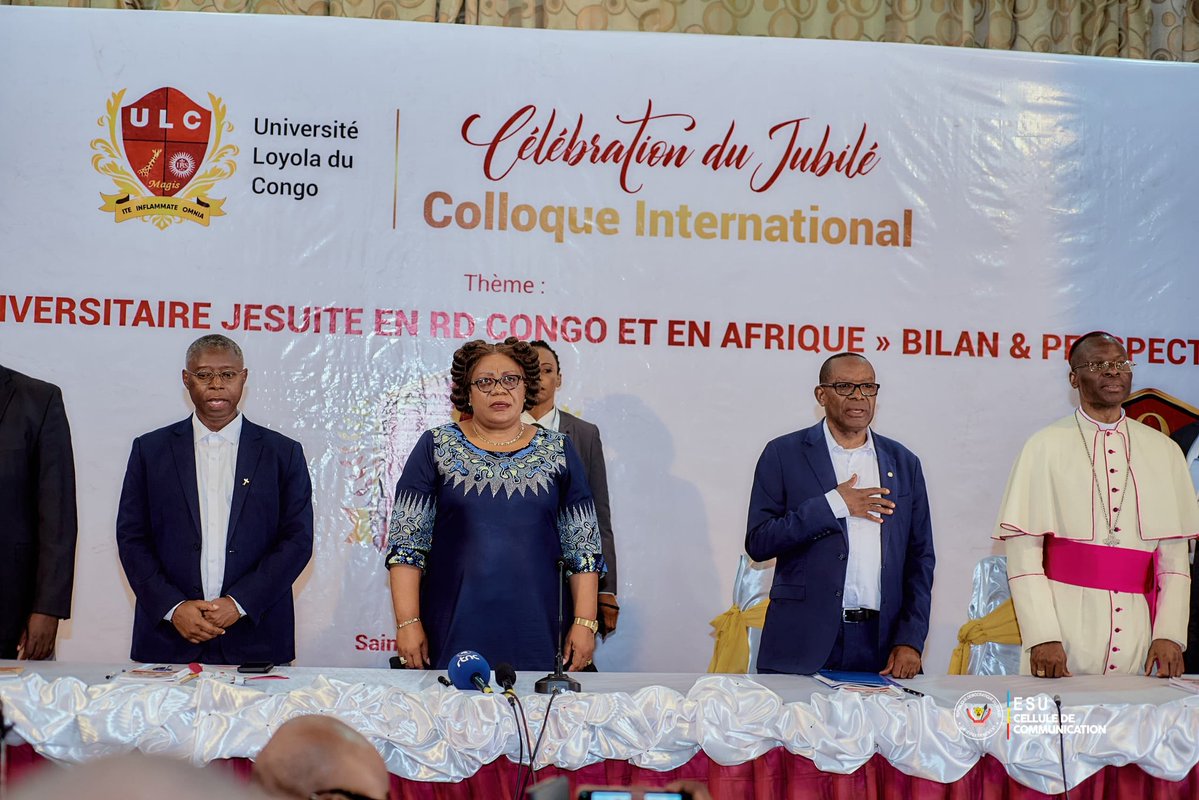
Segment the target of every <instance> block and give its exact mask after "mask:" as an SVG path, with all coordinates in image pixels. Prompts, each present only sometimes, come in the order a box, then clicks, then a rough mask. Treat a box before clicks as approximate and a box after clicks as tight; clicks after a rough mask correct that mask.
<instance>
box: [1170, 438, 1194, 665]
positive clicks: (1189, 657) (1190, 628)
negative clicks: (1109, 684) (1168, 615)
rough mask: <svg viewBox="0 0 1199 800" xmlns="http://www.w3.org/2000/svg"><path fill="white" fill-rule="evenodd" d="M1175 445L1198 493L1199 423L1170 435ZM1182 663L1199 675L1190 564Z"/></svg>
mask: <svg viewBox="0 0 1199 800" xmlns="http://www.w3.org/2000/svg"><path fill="white" fill-rule="evenodd" d="M1170 438H1171V439H1173V440H1174V442H1175V444H1177V445H1178V446H1179V447H1181V448H1182V454H1183V455H1184V456H1186V460H1187V469H1189V470H1190V471H1191V480H1192V481H1193V482H1194V484H1195V490H1196V491H1197V492H1199V461H1197V459H1199V446H1197V445H1196V439H1199V422H1192V423H1191V424H1190V425H1187V426H1185V427H1182V428H1179V429H1178V430H1176V431H1174V433H1172V434H1170ZM1182 657H1183V663H1184V666H1185V669H1186V671H1187V674H1188V675H1194V674H1195V673H1199V576H1197V575H1196V574H1195V564H1194V562H1192V563H1191V617H1190V619H1189V620H1188V621H1187V649H1186V651H1185V652H1184V653H1183V654H1182Z"/></svg>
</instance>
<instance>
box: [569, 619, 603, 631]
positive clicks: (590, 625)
mask: <svg viewBox="0 0 1199 800" xmlns="http://www.w3.org/2000/svg"><path fill="white" fill-rule="evenodd" d="M575 625H582V626H583V627H584V628H586V629H587V630H589V631H591V632H592V633H599V620H595V619H583V618H582V617H575Z"/></svg>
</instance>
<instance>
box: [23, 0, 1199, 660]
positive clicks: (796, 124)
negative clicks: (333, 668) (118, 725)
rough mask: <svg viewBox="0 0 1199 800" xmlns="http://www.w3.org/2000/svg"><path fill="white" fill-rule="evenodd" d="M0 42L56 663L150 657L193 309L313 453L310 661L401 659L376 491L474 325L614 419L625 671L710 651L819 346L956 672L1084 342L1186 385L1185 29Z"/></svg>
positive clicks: (115, 30)
mask: <svg viewBox="0 0 1199 800" xmlns="http://www.w3.org/2000/svg"><path fill="white" fill-rule="evenodd" d="M738 65H740V66H738ZM0 75H3V76H4V81H3V83H2V84H0V111H2V115H0V151H2V152H3V153H4V157H3V158H2V159H0V241H2V242H3V253H2V254H0V270H2V271H0V278H2V284H0V360H2V361H3V362H4V363H5V364H7V365H9V366H11V367H13V368H15V369H17V370H20V371H23V372H27V373H30V374H32V375H35V376H37V377H41V378H44V379H46V380H50V381H53V382H55V383H57V384H59V385H60V386H61V387H62V389H63V391H64V394H65V397H66V403H67V410H68V414H69V416H70V419H71V423H72V427H73V429H74V440H75V447H76V461H77V466H78V472H79V506H80V513H81V532H80V546H79V555H78V564H77V579H76V592H75V602H74V617H73V620H72V622H71V624H70V625H69V626H68V627H67V628H66V630H65V635H64V638H63V640H62V641H61V644H60V655H61V657H62V658H65V659H74V660H85V659H86V660H112V659H119V658H124V657H126V656H127V654H128V648H129V632H130V628H131V620H132V612H133V598H132V595H131V593H130V591H129V588H128V585H127V583H126V582H125V579H124V576H123V574H122V571H121V568H120V564H119V562H118V559H117V555H116V547H115V542H114V532H113V522H114V519H115V516H116V505H117V498H118V495H119V491H120V484H121V478H122V474H123V470H124V466H125V462H126V459H127V456H128V452H129V446H130V443H131V441H132V439H133V437H134V436H136V435H138V434H140V433H143V432H145V431H148V430H151V429H154V428H157V427H160V426H162V425H166V424H168V423H171V422H173V421H175V420H178V419H182V418H183V417H185V416H186V415H187V414H188V413H190V408H189V406H188V403H187V397H186V393H185V392H184V391H183V388H182V385H181V383H180V379H179V370H180V368H181V367H182V366H183V354H184V350H185V348H186V347H187V345H188V343H189V342H190V341H192V339H194V338H195V337H197V336H199V335H201V334H203V333H206V332H221V333H225V334H227V335H229V336H232V337H233V338H234V339H236V340H237V341H238V342H239V343H241V345H242V346H243V347H244V349H245V351H246V355H247V366H248V367H249V369H250V379H249V384H248V388H247V394H246V398H245V401H244V404H243V410H244V411H245V413H246V415H247V417H249V418H250V419H253V420H255V421H257V422H259V423H262V424H266V425H268V426H270V427H272V428H275V429H277V430H280V431H282V432H284V433H286V434H287V435H289V436H293V437H295V438H297V439H299V440H300V441H301V442H302V443H303V445H304V449H305V452H306V453H307V455H308V458H309V462H310V466H311V471H312V475H313V484H314V493H315V505H316V544H315V554H314V558H313V561H312V564H311V566H310V567H309V569H308V570H307V571H306V572H305V574H304V576H303V577H302V578H301V579H300V581H299V582H298V584H297V585H296V587H295V591H296V595H297V617H298V637H299V641H298V647H299V656H298V663H300V664H306V665H380V666H381V665H384V664H386V659H387V655H388V653H387V652H386V651H387V650H388V649H389V648H390V641H389V640H390V639H392V638H393V637H394V627H393V626H394V621H393V619H392V614H391V610H390V605H389V597H388V592H387V581H386V574H385V570H384V568H383V561H382V555H381V551H382V548H383V546H384V539H385V533H386V523H387V517H388V513H389V510H390V506H391V495H392V491H393V489H394V486H395V482H396V479H397V477H398V476H399V474H400V471H401V469H402V467H403V463H404V459H405V458H406V457H407V454H408V452H409V449H410V448H411V446H412V445H413V444H414V442H415V440H416V437H417V436H418V434H419V433H420V432H421V431H422V430H424V429H425V428H427V427H429V426H431V425H434V424H438V423H441V422H443V421H446V420H447V419H448V418H449V413H450V407H449V403H448V387H447V379H448V372H449V365H450V358H451V355H452V353H453V351H454V350H455V349H456V348H457V347H458V346H460V345H461V344H462V343H463V342H464V341H465V340H467V339H471V338H478V337H482V338H488V339H498V338H502V337H505V336H508V335H515V336H519V337H524V338H543V339H547V340H549V341H550V342H551V343H552V344H553V345H554V346H555V348H556V349H557V350H558V352H559V354H560V355H561V358H562V372H563V375H564V387H563V390H562V392H561V393H560V398H561V399H562V401H563V404H564V406H565V407H566V408H568V409H569V410H571V411H573V412H577V413H578V414H580V415H581V416H583V417H585V418H587V419H589V420H592V421H594V422H595V423H597V424H598V425H599V426H600V429H601V430H602V431H603V435H604V442H605V448H606V451H607V455H608V462H609V472H608V474H609V479H610V488H611V494H612V508H613V522H614V528H615V531H616V540H617V548H618V552H619V564H620V576H621V587H620V600H621V602H622V605H623V608H624V611H623V613H622V616H621V622H620V629H619V631H618V632H617V633H616V635H615V636H613V637H612V638H611V639H609V641H608V642H607V643H605V644H603V645H602V646H601V648H600V650H599V654H598V655H597V663H598V664H599V665H600V667H601V668H602V669H611V670H624V669H627V670H637V671H646V672H650V671H694V670H702V669H703V668H704V667H705V665H706V664H707V660H708V658H709V656H710V653H711V648H712V639H711V638H710V635H709V633H710V630H709V626H708V620H709V619H711V618H712V617H714V616H716V615H717V614H718V613H720V612H721V611H723V610H724V609H725V608H727V607H728V605H729V603H730V600H731V590H732V578H733V574H734V571H735V568H736V562H737V557H738V555H739V554H740V553H741V552H742V547H743V539H744V535H745V518H746V510H747V504H748V497H749V489H750V483H751V478H752V473H753V468H754V464H755V462H756V459H757V456H758V454H759V453H760V452H761V449H762V447H763V445H764V444H765V443H766V442H767V441H768V440H769V439H771V438H773V437H775V436H778V435H780V434H783V433H786V432H788V431H790V430H794V429H797V428H800V427H806V426H807V425H810V424H812V423H813V422H814V421H816V420H817V419H818V418H819V417H818V408H817V406H816V403H815V401H814V399H813V396H812V389H813V386H814V385H815V383H816V382H817V377H816V373H817V369H818V366H819V364H820V363H821V361H822V360H823V359H824V358H826V357H827V356H828V355H829V354H830V353H833V352H838V351H843V350H849V351H853V352H859V353H862V354H864V355H866V356H867V357H869V358H870V359H871V361H872V362H873V363H874V365H875V367H876V370H877V373H878V380H879V382H880V383H881V384H882V387H883V389H882V392H881V394H880V397H879V403H878V408H879V412H878V416H877V418H876V425H875V427H876V429H877V430H878V431H879V432H880V433H883V434H886V435H888V436H892V437H894V438H897V439H899V440H900V441H902V442H904V443H905V444H907V445H908V446H909V447H910V448H911V449H912V450H914V451H915V452H916V453H917V454H918V455H919V456H920V457H921V458H922V460H923V463H924V468H925V472H926V475H927V478H928V485H929V492H930V498H931V503H932V508H933V521H934V529H935V535H936V544H937V551H938V553H937V554H938V565H937V571H936V584H935V587H934V595H933V600H934V610H933V628H932V632H931V636H930V640H929V646H928V650H927V654H926V656H927V660H926V668H927V669H928V670H929V671H930V672H933V673H936V672H942V671H944V669H945V665H946V663H947V661H948V657H949V652H950V649H951V648H952V645H953V643H954V642H955V634H956V630H957V628H958V626H959V625H960V624H961V623H962V622H963V621H964V618H965V611H966V604H967V602H968V598H969V594H970V572H971V568H972V566H973V565H974V563H975V562H977V560H978V559H979V558H980V557H982V556H985V555H988V554H989V553H991V552H992V544H991V542H990V541H989V539H988V536H989V534H990V531H991V527H992V525H993V523H994V518H995V513H996V508H997V505H998V502H999V499H1000V495H1001V493H1002V489H1003V485H1004V481H1005V479H1006V476H1007V472H1008V469H1009V467H1010V464H1011V461H1012V459H1013V458H1014V456H1015V454H1016V452H1017V450H1018V448H1019V446H1020V444H1021V442H1022V440H1023V439H1024V438H1025V437H1026V436H1027V435H1028V434H1030V433H1031V432H1032V431H1033V430H1035V429H1037V428H1038V427H1040V426H1041V425H1043V424H1045V423H1047V422H1049V421H1050V420H1052V419H1054V418H1056V417H1058V416H1061V415H1064V414H1065V413H1068V411H1069V410H1070V408H1071V406H1072V403H1073V402H1074V399H1073V397H1072V395H1071V393H1070V391H1069V387H1068V385H1067V382H1066V372H1067V369H1066V364H1065V359H1064V356H1065V348H1066V346H1067V345H1068V342H1069V341H1070V337H1072V336H1076V335H1078V334H1081V333H1083V332H1085V331H1087V330H1090V329H1093V328H1104V329H1108V330H1111V331H1112V332H1114V333H1116V334H1117V335H1119V336H1121V337H1126V338H1127V340H1128V342H1129V346H1130V350H1131V352H1132V355H1133V358H1134V360H1135V361H1136V362H1137V363H1138V367H1137V371H1136V376H1135V381H1136V385H1137V386H1138V387H1145V386H1151V385H1152V386H1156V387H1158V388H1160V389H1162V390H1164V391H1166V392H1169V393H1170V394H1172V395H1174V396H1176V397H1179V398H1183V399H1187V398H1192V397H1195V396H1196V395H1197V394H1199V377H1197V373H1196V370H1195V365H1196V364H1197V363H1199V331H1197V330H1196V327H1195V322H1194V320H1195V315H1194V313H1193V311H1192V309H1193V308H1194V306H1195V303H1196V290H1197V289H1199V273H1197V272H1196V271H1195V270H1194V268H1193V267H1194V263H1195V256H1194V252H1195V244H1194V243H1195V223H1194V197H1193V193H1194V187H1195V186H1197V185H1199V162H1197V161H1196V160H1195V159H1194V158H1193V156H1192V154H1191V152H1190V149H1189V148H1188V147H1186V146H1185V145H1184V144H1183V143H1185V142H1189V141H1190V140H1191V139H1192V138H1193V133H1194V131H1195V130H1199V104H1196V103H1193V102H1184V101H1183V99H1184V98H1193V97H1196V96H1199V67H1196V66H1194V65H1174V64H1157V63H1128V62H1118V61H1114V60H1107V59H1093V58H1069V57H1054V56H1038V55H1022V54H1006V53H1002V54H1001V53H991V52H975V51H964V50H957V49H951V48H935V47H915V46H910V45H880V44H853V43H837V42H823V41H790V40H772V39H757V38H753V39H751V38H733V37H717V36H707V37H690V36H679V35H651V34H618V33H596V34H589V33H555V32H548V31H516V30H503V29H479V28H468V27H461V26H440V25H417V24H404V23H394V22H370V21H352V20H339V19H319V20H318V19H306V18H280V17H272V16H253V15H246V16H241V15H230V16H224V15H207V14H205V15H190V14H179V13H172V14H157V13H129V12H105V11H90V10H65V9H64V10H56V9H24V8H14V7H0ZM496 624H503V620H502V614H501V612H500V611H499V610H497V619H496Z"/></svg>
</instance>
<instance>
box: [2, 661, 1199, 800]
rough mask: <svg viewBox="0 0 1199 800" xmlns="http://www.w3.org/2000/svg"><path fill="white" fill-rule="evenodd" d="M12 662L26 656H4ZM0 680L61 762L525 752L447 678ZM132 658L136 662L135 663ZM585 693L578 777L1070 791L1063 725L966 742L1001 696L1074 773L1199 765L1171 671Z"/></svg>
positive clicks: (441, 758) (42, 672)
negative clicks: (973, 777) (793, 769)
mask: <svg viewBox="0 0 1199 800" xmlns="http://www.w3.org/2000/svg"><path fill="white" fill-rule="evenodd" d="M0 663H6V664H12V663H13V662H0ZM24 666H26V667H27V668H28V669H27V671H26V672H25V673H24V674H23V675H22V676H21V677H20V678H19V679H7V680H3V681H0V700H2V701H3V704H4V712H5V715H6V716H7V718H8V720H9V722H11V723H13V724H14V725H15V731H16V733H17V734H18V735H19V736H20V738H21V739H23V740H24V741H26V742H28V743H29V744H31V745H33V746H34V747H35V748H36V749H37V751H38V752H39V753H41V754H43V755H45V756H47V757H49V758H54V759H60V760H63V761H71V762H78V761H84V760H87V759H91V758H96V757H99V756H103V755H109V754H115V753H124V752H128V751H131V750H141V751H143V752H147V753H160V754H164V755H171V756H175V757H180V758H187V759H190V760H191V761H192V762H194V763H196V764H203V763H206V762H208V761H210V760H212V759H217V758H237V757H242V758H253V757H254V756H255V755H256V754H257V753H258V751H259V750H260V749H261V748H262V746H263V745H264V744H265V743H266V741H267V739H269V738H270V736H271V734H272V732H273V731H274V730H275V729H276V728H277V727H278V726H279V725H280V724H281V723H283V722H284V721H286V720H287V719H290V718H291V717H293V716H296V715H298V714H305V713H326V714H333V715H335V716H337V717H339V718H341V719H342V720H344V721H345V722H346V723H348V724H349V725H351V726H353V727H354V728H356V729H357V730H359V731H361V732H362V733H363V734H364V735H365V736H367V737H368V738H369V739H371V741H372V742H374V744H375V745H376V746H377V747H378V749H379V751H380V752H381V753H382V754H383V756H384V758H385V759H386V761H387V765H388V768H389V769H390V770H391V771H392V772H394V773H395V774H397V775H400V776H401V777H405V778H409V779H413V780H421V781H457V780H462V779H464V778H467V777H469V776H471V775H473V774H474V773H475V772H476V771H477V770H478V769H479V768H480V767H481V766H482V765H484V764H486V763H489V762H491V761H493V760H495V759H497V758H501V757H507V758H509V759H512V760H513V761H515V760H516V758H517V755H518V740H517V734H516V725H515V722H514V718H513V713H512V711H511V709H510V708H509V706H508V703H507V701H506V700H504V699H503V698H502V697H500V696H499V695H484V694H481V693H479V692H461V691H458V690H456V689H446V688H444V687H443V686H441V685H440V684H439V683H437V681H436V675H437V673H432V672H410V671H388V670H372V669H336V668H331V669H314V668H301V667H291V668H279V669H277V670H276V672H275V673H274V674H277V675H282V676H286V680H264V681H256V682H254V685H252V686H251V685H245V686H235V685H230V684H227V683H220V682H217V681H211V680H203V679H201V680H196V681H192V682H190V683H188V684H186V685H183V686H174V685H170V686H162V685H142V684H133V683H121V682H116V681H113V680H110V679H109V676H111V675H112V674H113V673H116V672H118V671H119V670H120V669H121V665H89V664H58V663H49V664H39V665H37V666H35V667H32V668H30V665H28V664H25V665H24ZM123 666H128V665H123ZM539 677H540V675H535V674H533V673H520V674H519V675H518V681H517V686H516V689H517V692H518V693H519V694H520V696H521V699H522V702H523V703H524V706H525V709H526V713H527V715H528V718H529V723H530V726H531V728H532V735H533V736H534V737H536V736H537V735H538V733H539V731H540V730H541V728H542V725H543V719H544V718H545V713H546V706H547V704H548V702H549V698H548V697H546V696H541V695H536V694H534V693H533V683H534V681H535V680H536V679H537V678H539ZM576 677H578V678H579V679H580V680H581V681H582V682H583V691H582V692H580V693H578V694H565V695H562V696H559V697H557V698H556V699H555V700H554V703H553V707H552V713H551V714H550V716H549V720H548V729H547V731H546V736H545V742H544V743H543V745H542V749H541V751H540V752H539V754H538V758H537V766H539V767H540V766H544V765H546V764H554V765H557V766H559V767H562V768H565V769H578V768H579V767H583V766H585V765H587V764H592V763H595V762H597V761H602V760H604V759H619V760H627V761H629V762H631V763H633V764H635V765H637V766H641V767H646V768H649V769H656V770H668V769H673V768H676V767H679V766H681V765H682V764H684V763H686V762H687V761H688V760H690V759H691V758H692V757H693V756H694V755H695V754H696V753H698V752H699V751H701V750H702V751H703V752H704V753H706V754H707V755H708V756H709V757H710V758H711V759H712V760H713V761H715V762H717V763H719V764H723V765H732V764H739V763H742V762H744V761H748V760H751V759H753V758H756V757H758V756H760V755H762V754H764V753H766V752H767V751H769V750H771V749H773V748H775V747H780V746H782V747H785V748H787V750H789V751H790V752H791V753H794V754H797V755H800V756H803V757H805V758H809V759H811V760H812V761H813V762H814V763H815V764H816V765H817V766H818V767H819V768H820V769H822V770H825V771H828V772H838V773H849V772H852V771H854V770H855V769H857V768H858V767H859V766H861V765H862V764H864V763H865V762H867V761H868V760H870V758H871V757H872V756H874V754H875V753H879V754H881V755H882V756H883V757H884V758H886V759H887V760H888V761H889V762H891V763H892V764H893V765H894V766H895V767H897V768H898V769H899V770H901V771H903V772H905V773H907V774H909V775H914V776H917V777H921V778H927V779H931V780H936V781H941V782H945V783H948V782H952V781H955V780H958V779H960V778H961V777H962V776H964V775H965V774H966V773H967V772H968V771H969V770H970V769H971V767H973V766H974V764H975V763H976V762H977V761H978V760H979V759H980V758H982V756H983V755H984V754H990V755H992V756H994V757H995V758H997V759H998V760H999V761H1000V762H1001V763H1003V764H1004V765H1005V767H1006V769H1007V771H1008V774H1009V775H1010V776H1011V777H1012V778H1013V779H1015V780H1016V781H1018V782H1020V783H1022V784H1024V785H1026V786H1029V787H1031V788H1034V789H1037V790H1039V791H1042V792H1047V793H1053V792H1060V791H1061V788H1062V787H1061V784H1062V781H1061V765H1060V758H1059V756H1058V737H1057V735H1056V734H1054V735H1049V734H1035V735H1015V736H1013V737H1012V738H1011V739H1010V740H1009V738H1008V737H1007V736H1006V735H1005V734H1004V733H1003V732H1001V733H999V734H997V735H994V736H992V737H991V738H989V739H987V740H986V741H976V740H974V739H971V738H969V737H967V736H965V735H964V734H963V733H962V732H961V730H960V729H959V727H958V725H957V723H956V722H955V719H954V713H953V706H954V704H955V703H956V702H957V700H958V699H959V698H960V697H961V696H962V695H963V694H965V693H966V692H968V691H970V690H974V689H982V690H987V691H990V692H991V693H992V694H994V695H996V696H997V697H998V698H999V699H1000V700H1001V701H1003V700H1006V698H1007V695H1008V693H1009V692H1010V693H1011V694H1012V696H1013V697H1023V698H1029V697H1034V696H1036V695H1038V694H1044V693H1045V692H1055V693H1057V694H1059V695H1060V696H1061V698H1062V702H1063V708H1064V711H1065V712H1066V713H1067V714H1068V715H1069V716H1070V717H1071V718H1072V721H1073V722H1074V723H1077V724H1082V725H1088V726H1091V725H1094V726H1104V727H1105V728H1106V730H1105V731H1104V732H1102V733H1088V734H1068V735H1067V736H1066V738H1065V746H1066V771H1067V775H1068V778H1069V782H1070V784H1071V785H1072V786H1073V785H1076V784H1077V783H1079V782H1081V781H1082V780H1084V779H1085V778H1087V777H1088V776H1090V775H1091V774H1093V773H1094V772H1096V771H1098V770H1099V769H1101V768H1102V767H1104V766H1106V765H1125V764H1137V765H1138V766H1140V767H1141V768H1142V769H1143V770H1145V771H1146V772H1147V773H1149V774H1150V775H1153V776H1155V777H1159V778H1164V779H1167V780H1179V779H1181V778H1182V777H1183V776H1185V775H1186V774H1187V773H1188V772H1190V771H1191V769H1193V768H1194V767H1195V765H1196V764H1197V763H1199V696H1195V695H1190V694H1187V693H1185V692H1183V691H1181V690H1179V689H1175V688H1172V687H1170V686H1169V685H1168V684H1166V683H1165V682H1164V681H1161V680H1159V679H1156V678H1135V677H1126V678H1105V677H1085V678H1069V679H1063V680H1059V681H1054V682H1047V681H1038V680H1036V679H1033V678H1021V677H1014V676H1013V677H975V676H959V677H934V678H917V679H915V680H912V681H906V682H905V684H906V685H908V686H909V687H911V688H914V689H917V690H919V691H921V692H923V693H924V694H925V695H926V696H925V697H923V698H920V697H914V696H906V695H905V696H904V697H902V698H901V697H894V696H890V695H861V694H857V693H852V692H844V691H842V692H833V691H831V690H829V689H827V687H824V686H823V685H822V684H820V683H818V682H817V681H816V680H814V679H812V678H807V677H795V676H786V675H753V676H740V675H693V674H686V675H682V674H638V673H607V674H587V675H579V676H576Z"/></svg>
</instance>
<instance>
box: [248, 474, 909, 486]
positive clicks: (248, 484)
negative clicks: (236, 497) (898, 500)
mask: <svg viewBox="0 0 1199 800" xmlns="http://www.w3.org/2000/svg"><path fill="white" fill-rule="evenodd" d="M887 474H888V475H890V474H891V473H889V472H888V473H887ZM241 485H242V486H249V485H250V479H249V478H242V479H241Z"/></svg>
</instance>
